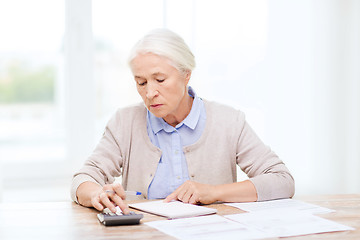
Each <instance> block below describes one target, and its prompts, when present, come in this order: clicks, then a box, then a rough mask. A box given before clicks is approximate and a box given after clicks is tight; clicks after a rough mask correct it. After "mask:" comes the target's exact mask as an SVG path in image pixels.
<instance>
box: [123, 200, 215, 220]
mask: <svg viewBox="0 0 360 240" xmlns="http://www.w3.org/2000/svg"><path fill="white" fill-rule="evenodd" d="M129 207H131V208H135V209H138V210H141V211H144V212H148V213H152V214H155V215H160V216H164V217H167V218H170V219H173V218H186V217H195V216H202V215H208V214H213V213H216V212H217V210H216V209H213V208H208V207H202V206H197V205H192V204H188V203H183V202H179V201H173V202H169V203H164V202H163V200H159V201H149V202H142V203H132V204H129Z"/></svg>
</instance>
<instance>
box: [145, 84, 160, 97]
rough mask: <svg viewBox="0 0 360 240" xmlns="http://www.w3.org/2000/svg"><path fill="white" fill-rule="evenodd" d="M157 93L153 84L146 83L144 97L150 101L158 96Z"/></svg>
mask: <svg viewBox="0 0 360 240" xmlns="http://www.w3.org/2000/svg"><path fill="white" fill-rule="evenodd" d="M158 93H159V92H158V90H157V88H156V86H155V84H150V83H148V84H147V85H146V97H147V98H148V99H152V98H154V97H156V96H157V95H158Z"/></svg>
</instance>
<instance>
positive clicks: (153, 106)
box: [150, 104, 162, 108]
mask: <svg viewBox="0 0 360 240" xmlns="http://www.w3.org/2000/svg"><path fill="white" fill-rule="evenodd" d="M161 106H162V104H151V105H150V107H152V108H159V107H161Z"/></svg>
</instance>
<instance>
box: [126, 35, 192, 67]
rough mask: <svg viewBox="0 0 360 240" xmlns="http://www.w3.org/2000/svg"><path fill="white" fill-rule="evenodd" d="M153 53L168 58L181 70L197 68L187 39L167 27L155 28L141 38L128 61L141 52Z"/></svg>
mask: <svg viewBox="0 0 360 240" xmlns="http://www.w3.org/2000/svg"><path fill="white" fill-rule="evenodd" d="M146 53H153V54H156V55H158V56H161V57H166V58H168V59H169V60H170V61H171V63H172V65H173V66H174V67H175V68H176V69H177V70H179V71H180V72H183V73H185V72H187V71H192V70H193V69H194V68H195V57H194V55H193V54H192V52H191V51H190V48H189V47H188V45H186V43H185V41H184V40H183V39H182V38H181V37H180V36H179V35H177V34H176V33H174V32H172V31H170V30H168V29H165V28H160V29H155V30H152V31H151V32H149V33H148V34H147V35H145V36H144V37H143V38H142V39H140V40H139V41H138V42H137V43H136V44H135V46H134V47H133V48H132V50H131V52H130V56H129V59H128V63H129V65H130V67H131V62H132V60H134V58H135V57H136V56H137V55H139V54H146Z"/></svg>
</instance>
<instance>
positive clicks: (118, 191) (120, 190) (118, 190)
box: [112, 183, 126, 199]
mask: <svg viewBox="0 0 360 240" xmlns="http://www.w3.org/2000/svg"><path fill="white" fill-rule="evenodd" d="M112 187H113V189H114V190H115V192H116V194H117V195H118V196H120V197H121V198H122V199H126V194H125V190H124V188H123V186H122V185H121V184H120V183H114V184H113V186H112Z"/></svg>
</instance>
